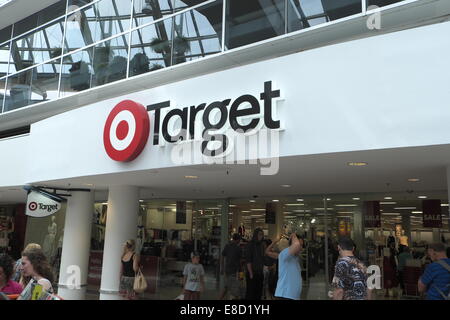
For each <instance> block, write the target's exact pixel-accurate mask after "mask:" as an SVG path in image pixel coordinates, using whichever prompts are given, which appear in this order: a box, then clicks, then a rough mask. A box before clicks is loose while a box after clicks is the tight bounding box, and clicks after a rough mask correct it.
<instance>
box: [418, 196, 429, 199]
mask: <svg viewBox="0 0 450 320" xmlns="http://www.w3.org/2000/svg"><path fill="white" fill-rule="evenodd" d="M417 198H419V199H426V198H427V196H418V197H417Z"/></svg>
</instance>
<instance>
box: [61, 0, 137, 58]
mask: <svg viewBox="0 0 450 320" xmlns="http://www.w3.org/2000/svg"><path fill="white" fill-rule="evenodd" d="M74 9H76V7H74ZM130 10H131V1H119V0H102V1H100V2H97V3H95V4H93V5H92V6H89V7H86V8H84V9H82V10H78V11H74V12H73V13H71V14H69V15H68V18H67V27H66V28H67V30H66V39H65V50H66V51H65V52H69V51H73V50H75V49H78V48H80V47H84V46H87V45H90V44H92V43H95V42H98V41H101V40H104V39H106V38H109V37H111V36H113V35H115V34H118V33H122V32H125V31H127V30H129V29H130ZM126 37H127V36H124V40H125V38H126Z"/></svg>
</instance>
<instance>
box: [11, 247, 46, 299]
mask: <svg viewBox="0 0 450 320" xmlns="http://www.w3.org/2000/svg"><path fill="white" fill-rule="evenodd" d="M22 274H23V276H24V277H31V281H30V282H29V283H28V285H27V286H26V287H25V289H23V291H22V293H21V294H20V296H19V298H18V299H17V300H31V296H32V290H33V287H34V286H35V285H36V284H39V285H41V286H42V289H43V291H45V292H48V293H53V287H52V282H53V280H54V279H53V278H54V276H53V272H52V269H51V267H50V264H49V263H48V261H47V258H46V257H45V255H44V253H43V251H42V250H40V249H32V250H28V251H27V250H25V251H24V252H22Z"/></svg>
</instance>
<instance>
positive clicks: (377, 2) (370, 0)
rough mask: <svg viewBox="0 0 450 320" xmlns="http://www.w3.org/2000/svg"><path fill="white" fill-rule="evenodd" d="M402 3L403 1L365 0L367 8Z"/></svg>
mask: <svg viewBox="0 0 450 320" xmlns="http://www.w3.org/2000/svg"><path fill="white" fill-rule="evenodd" d="M402 1H404V0H367V7H369V6H378V7H384V6H388V5H390V4H393V3H397V2H402Z"/></svg>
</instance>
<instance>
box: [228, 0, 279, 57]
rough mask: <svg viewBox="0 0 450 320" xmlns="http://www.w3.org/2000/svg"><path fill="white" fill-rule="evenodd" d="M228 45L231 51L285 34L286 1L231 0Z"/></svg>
mask: <svg viewBox="0 0 450 320" xmlns="http://www.w3.org/2000/svg"><path fill="white" fill-rule="evenodd" d="M226 19H227V21H226V28H227V32H226V36H227V39H226V43H227V47H228V48H229V49H231V48H236V47H239V46H243V45H246V44H249V43H254V42H257V41H261V40H265V39H269V38H272V37H276V36H279V35H282V34H284V33H285V0H274V1H267V2H266V1H260V0H246V1H242V0H229V1H228V2H227V17H226Z"/></svg>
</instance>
